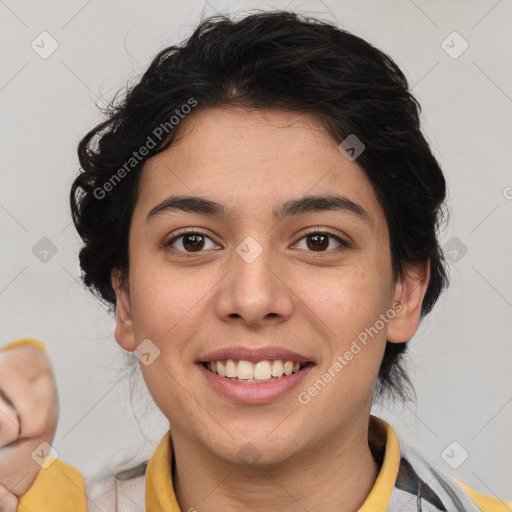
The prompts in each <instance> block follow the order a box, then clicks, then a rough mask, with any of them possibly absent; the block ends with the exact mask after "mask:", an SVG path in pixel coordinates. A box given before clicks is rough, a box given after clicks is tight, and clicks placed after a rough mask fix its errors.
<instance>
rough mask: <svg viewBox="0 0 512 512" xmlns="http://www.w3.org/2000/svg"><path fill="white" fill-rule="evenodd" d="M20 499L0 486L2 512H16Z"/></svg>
mask: <svg viewBox="0 0 512 512" xmlns="http://www.w3.org/2000/svg"><path fill="white" fill-rule="evenodd" d="M17 509H18V498H17V497H16V496H14V494H12V493H10V492H9V491H8V490H7V489H6V488H5V487H4V486H3V485H2V484H0V512H16V511H17Z"/></svg>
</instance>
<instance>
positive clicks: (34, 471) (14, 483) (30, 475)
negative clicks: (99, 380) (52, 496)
mask: <svg viewBox="0 0 512 512" xmlns="http://www.w3.org/2000/svg"><path fill="white" fill-rule="evenodd" d="M58 416H59V406H58V394H57V386H56V383H55V378H54V375H53V371H52V367H51V364H50V361H49V359H48V356H47V355H46V347H45V346H44V344H43V343H41V342H40V341H38V340H33V339H26V340H19V341H17V342H14V343H11V344H10V345H8V346H7V347H5V348H4V349H3V350H2V349H0V512H16V510H17V504H18V499H19V498H20V497H21V496H22V495H23V494H25V493H26V492H27V491H28V489H29V488H30V487H31V485H32V484H33V483H34V480H35V479H36V477H37V475H38V473H39V471H40V470H41V466H40V464H39V463H38V462H36V460H37V457H33V453H34V452H36V453H41V451H42V450H43V451H44V449H46V450H47V447H48V445H49V444H51V443H52V441H53V438H54V435H55V430H56V428H57V422H58ZM41 443H48V445H46V444H45V445H43V447H44V449H43V447H40V445H41ZM43 459H44V457H43Z"/></svg>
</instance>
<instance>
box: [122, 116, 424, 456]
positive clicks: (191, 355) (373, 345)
mask: <svg viewBox="0 0 512 512" xmlns="http://www.w3.org/2000/svg"><path fill="white" fill-rule="evenodd" d="M181 123H182V125H181V126H180V130H181V131H180V136H179V138H178V139H177V140H176V142H175V143H173V145H172V146H171V147H170V148H169V149H168V150H166V151H165V152H163V153H161V154H159V155H157V156H156V157H154V158H152V159H151V160H150V161H149V162H148V163H147V164H146V166H145V169H144V171H143V176H142V179H141V186H140V192H139V196H138V199H137V202H136V205H135V208H134V212H133V217H132V223H131V227H130V236H129V256H130V267H129V276H128V282H127V286H126V285H123V286H121V282H120V281H119V279H118V276H117V275H116V274H114V275H113V284H114V287H115V288H116V290H117V293H118V295H117V298H118V304H117V325H116V331H115V336H116V339H117V341H118V342H119V344H120V345H121V346H122V347H123V348H125V349H126V350H134V349H135V348H136V347H137V345H139V344H140V343H141V342H143V340H146V341H144V343H145V345H142V346H141V347H145V348H144V350H141V351H140V352H144V353H147V355H146V356H145V357H146V361H145V362H146V363H149V364H141V370H142V373H143V377H144V379H145V382H146V384H147V386H148V389H149V391H150V393H151V395H152V397H153V399H154V400H155V402H156V404H157V405H158V407H159V408H160V409H161V411H162V412H163V413H164V414H165V416H166V417H167V418H168V419H169V422H170V425H171V429H173V433H175V432H176V433H179V434H180V435H182V436H185V437H186V438H187V439H189V440H191V441H192V442H193V443H196V444H197V445H198V446H201V447H203V448H204V449H205V450H206V451H207V452H208V453H210V454H213V455H214V456H216V457H218V458H220V459H223V460H225V461H230V462H237V463H240V462H241V461H243V460H244V457H245V456H247V453H246V452H245V451H244V450H246V449H247V446H248V445H247V443H248V442H250V443H251V445H253V446H252V448H251V449H253V450H255V451H256V453H257V454H258V458H259V459H260V462H262V463H272V462H274V463H275V462H278V461H283V460H286V459H287V458H289V457H292V456H293V455H294V454H296V453H299V452H304V453H305V452H306V451H307V450H312V449H313V448H314V447H317V446H319V445H320V444H321V443H328V442H329V440H333V439H335V438H336V437H339V432H340V431H345V432H347V433H348V432H350V431H351V429H355V428H360V427H361V426H364V425H365V423H366V424H367V422H368V414H369V410H370V407H371V402H372V396H373V391H374V386H375V381H376V377H377V374H378V370H379V366H380V362H381V360H382V356H383V352H384V348H385V343H386V339H388V340H390V341H395V342H401V341H406V340H408V339H409V338H410V337H411V336H412V334H413V333H414V331H415V329H416V327H417V323H418V319H419V309H420V306H421V300H422V297H423V293H424V291H425V283H426V281H428V275H423V278H422V279H423V281H421V280H419V279H418V278H417V276H415V277H411V279H410V280H405V281H404V282H401V283H395V282H394V281H393V276H392V267H391V254H390V247H389V233H388V229H387V223H386V219H385V216H384V213H383V210H382V208H381V206H380V205H379V203H378V201H377V198H376V196H375V193H374V190H373V188H372V185H371V183H370V181H369V180H368V178H367V177H366V175H365V173H364V172H363V170H362V169H361V168H360V167H359V166H358V164H357V161H350V160H349V159H348V158H346V157H345V155H344V154H343V153H342V152H341V151H340V150H339V148H338V143H337V142H336V141H335V140H334V139H333V138H332V137H330V136H329V135H328V133H327V132H326V131H325V129H324V128H323V127H322V125H321V124H320V122H318V121H317V120H315V119H313V118H311V117H308V116H306V115H304V114H300V113H296V112H295V113H290V112H280V111H262V110H256V111H254V110H246V109H242V108H230V109H204V110H198V111H196V112H194V113H192V114H190V115H189V116H188V117H187V118H185V120H183V121H181ZM176 196H181V198H182V199H183V198H190V197H197V198H202V199H204V200H207V201H209V202H211V203H216V204H217V208H216V209H215V208H213V207H212V204H211V203H201V204H200V203H199V202H197V201H196V202H195V203H194V202H191V201H189V202H188V203H187V202H186V201H185V202H184V201H182V202H181V203H179V208H176V204H177V203H176V201H174V202H173V201H168V200H169V198H172V197H176ZM312 196H314V197H316V199H315V198H312ZM305 197H309V198H310V200H309V201H304V200H303V199H304V198H305ZM321 198H326V199H325V200H323V201H322V200H321ZM333 198H334V199H333ZM300 200H303V201H301V202H297V201H300ZM166 201H167V204H166ZM198 205H199V206H200V208H198ZM184 231H186V233H185V234H184V233H183V232H184ZM411 275H412V274H411ZM418 283H420V286H418ZM397 302H400V306H399V307H398V308H395V309H393V304H394V303H397ZM363 333H366V340H365V341H366V342H365V343H363V340H364V338H365V336H364V334H363ZM369 333H371V335H370V334H369ZM147 340H149V341H147ZM356 347H358V348H359V350H358V348H356ZM229 359H233V362H232V363H230V362H229V361H228V360H229ZM212 361H221V363H220V364H219V363H217V371H218V372H219V373H222V370H220V369H219V366H221V365H222V368H223V370H224V372H228V375H229V374H230V375H233V373H230V372H235V371H238V373H236V374H234V375H236V378H239V379H247V378H250V377H248V375H250V376H252V377H253V378H254V377H255V376H257V377H259V378H260V379H263V380H267V379H268V378H269V377H270V378H271V379H272V380H271V381H270V382H267V383H252V384H251V383H246V382H235V381H233V380H231V379H228V378H227V377H222V376H219V375H216V374H214V373H212V371H211V369H209V368H210V366H209V365H208V362H212ZM238 361H242V363H238ZM263 361H268V363H265V362H263ZM279 361H281V363H279ZM286 361H291V362H292V365H291V366H290V364H289V363H288V365H287V364H286ZM237 363H238V364H237ZM297 363H300V367H299V368H300V369H299V371H298V372H297V373H293V371H297V366H299V365H297ZM280 364H281V365H283V367H282V368H281V367H280V366H279V365H280ZM214 366H215V363H214ZM287 367H288V368H293V370H292V374H291V375H289V376H288V375H286V368H287ZM283 371H285V373H284V375H283V376H282V377H277V375H279V374H280V373H282V372H283ZM288 371H289V370H288ZM246 372H247V373H246ZM269 372H270V374H269ZM273 372H275V374H276V376H275V377H272V375H273ZM329 377H330V378H329ZM319 380H320V381H321V383H320V384H319ZM315 390H316V391H315ZM311 418H315V421H311Z"/></svg>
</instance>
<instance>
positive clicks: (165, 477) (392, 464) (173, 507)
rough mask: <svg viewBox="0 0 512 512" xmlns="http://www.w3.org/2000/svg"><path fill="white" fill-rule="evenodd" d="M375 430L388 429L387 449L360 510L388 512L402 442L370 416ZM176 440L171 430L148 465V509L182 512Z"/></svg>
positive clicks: (372, 428) (378, 419)
mask: <svg viewBox="0 0 512 512" xmlns="http://www.w3.org/2000/svg"><path fill="white" fill-rule="evenodd" d="M369 428H370V429H371V431H372V433H374V432H379V431H381V432H382V431H383V432H385V436H386V439H385V440H384V439H383V441H384V442H385V452H384V460H383V462H382V466H381V469H380V471H379V474H378V476H377V480H376V481H375V484H374V486H373V488H372V490H371V491H370V494H369V495H368V497H367V498H366V500H365V502H364V503H363V505H362V506H361V508H360V509H359V512H385V510H386V509H387V506H388V503H389V500H390V498H391V493H392V492H393V487H394V485H395V481H396V476H397V473H398V468H399V465H400V445H399V442H398V438H397V437H396V434H395V432H394V431H393V429H392V428H391V426H390V425H388V424H387V423H386V422H385V421H384V420H381V419H380V418H377V417H376V416H370V426H369ZM171 467H172V440H171V433H170V432H167V433H166V434H165V436H164V437H163V439H162V440H161V441H160V444H159V445H158V447H157V449H156V450H155V453H154V454H153V456H152V457H151V459H150V461H149V463H148V467H147V469H146V498H145V499H146V510H151V511H153V512H180V507H179V505H178V502H177V501H176V495H175V494H174V488H173V485H172V475H171Z"/></svg>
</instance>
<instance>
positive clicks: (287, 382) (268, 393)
mask: <svg viewBox="0 0 512 512" xmlns="http://www.w3.org/2000/svg"><path fill="white" fill-rule="evenodd" d="M198 367H199V370H200V371H201V372H202V373H203V375H204V376H205V377H206V379H207V380H208V382H209V383H210V385H211V387H213V388H214V389H215V390H217V391H218V392H219V393H221V394H222V395H224V396H226V397H228V398H230V399H231V400H233V401H234V402H239V403H244V404H263V403H267V402H271V401H273V400H277V399H278V398H281V397H282V396H284V395H286V393H288V392H289V391H291V390H292V389H293V388H295V387H297V386H298V385H299V384H300V383H301V382H302V381H303V380H304V378H305V377H306V375H307V374H308V373H309V371H310V370H311V368H312V367H313V365H308V366H306V367H305V368H303V369H302V370H300V371H299V372H298V373H292V374H291V375H286V376H284V375H283V376H282V377H279V378H278V379H276V380H273V381H271V382H265V383H262V384H245V383H243V382H234V381H232V380H230V379H226V378H225V377H220V376H219V375H217V374H216V373H213V372H211V371H210V370H207V369H206V368H205V367H204V366H203V365H202V364H198Z"/></svg>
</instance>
